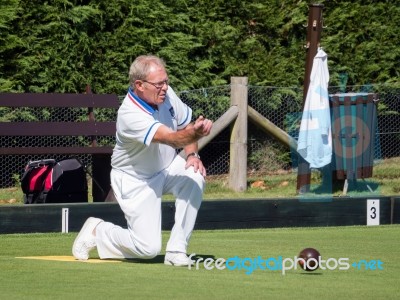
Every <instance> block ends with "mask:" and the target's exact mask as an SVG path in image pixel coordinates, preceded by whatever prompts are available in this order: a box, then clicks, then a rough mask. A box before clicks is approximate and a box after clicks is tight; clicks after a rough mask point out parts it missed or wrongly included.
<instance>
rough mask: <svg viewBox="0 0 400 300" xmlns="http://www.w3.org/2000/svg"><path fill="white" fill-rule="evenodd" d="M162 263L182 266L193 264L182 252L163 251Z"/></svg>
mask: <svg viewBox="0 0 400 300" xmlns="http://www.w3.org/2000/svg"><path fill="white" fill-rule="evenodd" d="M164 264H166V265H169V266H176V267H184V266H189V265H190V266H191V265H193V261H192V260H191V259H190V258H189V257H188V256H187V255H186V253H183V252H167V253H165V258H164Z"/></svg>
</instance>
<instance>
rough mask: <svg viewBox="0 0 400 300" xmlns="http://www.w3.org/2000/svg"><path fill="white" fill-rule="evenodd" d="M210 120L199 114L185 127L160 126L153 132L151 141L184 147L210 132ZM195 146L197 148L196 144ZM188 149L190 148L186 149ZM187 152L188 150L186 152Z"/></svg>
mask: <svg viewBox="0 0 400 300" xmlns="http://www.w3.org/2000/svg"><path fill="white" fill-rule="evenodd" d="M211 127H212V121H211V120H208V119H205V118H204V117H203V116H200V117H199V118H198V119H197V120H196V121H195V122H194V124H193V123H190V124H189V125H188V126H186V127H185V128H183V129H181V130H178V131H172V130H171V129H170V128H168V127H167V126H164V125H162V126H160V127H159V128H158V129H157V131H156V133H155V134H154V137H153V140H152V142H154V143H161V144H167V145H169V146H171V147H173V148H175V149H178V148H185V147H186V146H188V145H191V144H194V143H196V142H197V141H198V140H199V139H200V138H202V137H203V136H207V135H209V134H210V131H211ZM192 147H195V148H196V150H197V144H196V146H192ZM188 151H190V149H189V150H188ZM186 153H187V154H189V153H190V152H189V153H188V152H186Z"/></svg>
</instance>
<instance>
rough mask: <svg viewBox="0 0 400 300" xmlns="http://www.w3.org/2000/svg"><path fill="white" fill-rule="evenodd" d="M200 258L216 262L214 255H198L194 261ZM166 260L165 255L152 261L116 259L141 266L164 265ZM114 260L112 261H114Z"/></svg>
mask: <svg viewBox="0 0 400 300" xmlns="http://www.w3.org/2000/svg"><path fill="white" fill-rule="evenodd" d="M199 258H202V259H203V260H205V259H207V258H212V259H213V260H215V256H214V255H209V254H197V255H195V256H192V260H194V261H197V260H198V259H199ZM164 259H165V255H157V256H156V257H155V258H152V259H142V258H129V259H115V260H117V261H121V262H124V263H139V264H163V263H164ZM112 260H113V259H110V261H112Z"/></svg>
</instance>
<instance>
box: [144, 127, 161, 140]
mask: <svg viewBox="0 0 400 300" xmlns="http://www.w3.org/2000/svg"><path fill="white" fill-rule="evenodd" d="M157 123H160V122H155V123H154V124H153V125H151V126H150V128H149V130H148V131H147V134H146V136H145V138H144V144H145V145H147V144H146V141H147V137H148V136H149V134H150V131H151V129H152V128H153V127H154V125H156V124H157Z"/></svg>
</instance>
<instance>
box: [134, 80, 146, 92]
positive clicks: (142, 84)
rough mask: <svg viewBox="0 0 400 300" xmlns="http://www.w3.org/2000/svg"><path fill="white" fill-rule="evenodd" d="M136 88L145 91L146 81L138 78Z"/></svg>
mask: <svg viewBox="0 0 400 300" xmlns="http://www.w3.org/2000/svg"><path fill="white" fill-rule="evenodd" d="M135 90H138V91H141V92H143V91H144V82H143V81H141V80H136V81H135Z"/></svg>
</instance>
